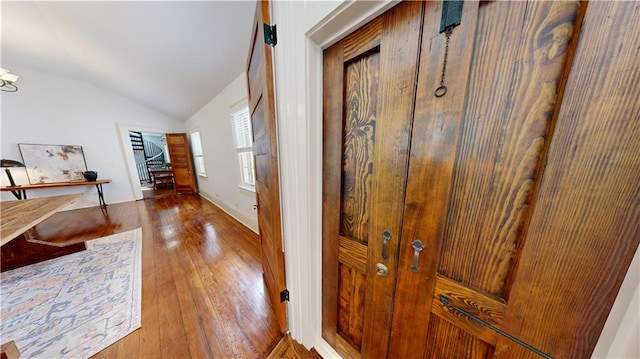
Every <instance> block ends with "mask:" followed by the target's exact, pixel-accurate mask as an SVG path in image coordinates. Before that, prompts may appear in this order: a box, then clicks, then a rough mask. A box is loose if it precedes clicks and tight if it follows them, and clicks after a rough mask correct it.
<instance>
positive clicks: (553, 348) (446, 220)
mask: <svg viewBox="0 0 640 359" xmlns="http://www.w3.org/2000/svg"><path fill="white" fill-rule="evenodd" d="M399 6H405V7H406V6H408V5H406V4H401V5H399ZM414 6H415V5H414ZM424 7H425V8H424V12H419V11H415V10H414V11H411V12H408V13H407V15H406V16H405V17H402V18H400V17H399V16H398V14H399V13H400V12H399V10H397V9H398V8H394V9H392V10H391V12H389V13H386V14H384V15H382V16H381V17H380V18H379V19H376V20H374V21H373V22H372V23H370V24H368V25H366V26H365V27H364V28H362V29H360V30H358V31H356V32H355V33H354V34H352V35H350V36H349V37H347V38H345V40H342V41H341V42H339V43H337V44H336V45H333V46H332V47H330V48H329V49H327V50H325V77H324V79H325V84H324V86H325V94H324V98H325V105H324V111H325V124H324V126H325V127H324V129H325V133H326V137H325V142H324V145H325V147H324V166H325V167H324V185H325V187H324V191H325V192H324V200H325V203H324V208H323V209H324V213H323V241H324V242H323V244H324V248H323V266H324V267H323V275H324V278H323V283H324V287H323V303H324V307H323V335H324V337H325V339H326V340H327V341H328V342H329V343H330V344H332V345H334V347H336V348H337V349H338V350H339V351H340V352H341V353H343V355H345V356H353V357H359V356H361V357H368V358H374V357H390V358H538V357H541V355H542V356H544V355H547V356H550V357H554V358H582V357H588V356H589V355H590V353H591V352H592V351H593V348H594V346H595V344H596V342H597V339H598V337H599V334H600V331H601V330H602V326H603V325H604V321H605V320H606V318H607V314H608V311H609V309H610V307H611V305H612V303H613V301H614V299H615V296H616V294H617V290H618V288H619V285H620V283H621V281H622V278H623V276H624V274H625V272H626V269H627V268H628V266H629V263H630V261H631V258H632V256H633V253H634V252H635V250H636V248H637V246H638V243H639V242H640V187H638V184H639V183H640V176H639V175H638V173H640V156H638V154H639V153H640V126H638V123H640V122H639V121H640V108H638V103H640V102H639V101H638V99H640V82H639V81H636V80H631V79H632V78H638V77H640V73H639V72H638V71H640V70H638V69H639V68H640V66H638V60H637V59H638V57H637V56H636V55H637V49H638V45H639V44H640V36H638V34H639V33H640V32H638V30H639V29H640V26H639V25H638V22H637V21H635V20H634V17H637V16H638V15H640V8H638V7H637V6H635V7H634V6H633V5H632V4H630V3H591V4H588V5H587V4H585V3H579V2H569V1H557V2H537V1H531V2H465V3H464V6H463V12H462V17H461V21H460V25H458V26H456V27H455V28H454V29H453V31H452V33H451V36H450V39H449V43H448V46H447V40H446V35H445V34H444V33H441V32H440V22H441V18H442V7H443V3H442V2H426V3H424ZM391 13H394V14H396V15H394V16H393V18H395V19H396V20H397V21H398V22H401V23H402V24H410V23H413V16H415V14H416V13H419V14H424V15H423V16H424V18H423V21H421V22H420V24H421V26H422V27H421V31H420V32H419V34H420V35H419V39H420V40H419V43H420V46H419V47H418V51H419V52H418V54H419V61H418V65H417V67H411V66H409V67H403V69H405V70H407V71H415V69H416V68H417V73H418V77H417V81H410V80H407V79H404V80H402V81H401V82H399V85H396V86H385V85H384V84H385V83H386V82H388V81H393V80H395V79H396V78H402V76H403V75H402V74H403V72H402V71H399V70H398V69H397V70H395V71H394V72H393V73H392V75H390V74H388V73H385V70H384V66H385V65H384V62H383V57H382V55H381V56H380V60H379V63H380V65H379V70H376V69H374V67H373V66H372V65H368V66H362V67H361V68H355V69H356V71H353V69H352V66H353V65H352V63H351V62H354V61H363V63H366V61H365V59H368V58H369V57H370V56H372V55H373V54H375V53H376V49H377V50H379V51H380V53H384V52H383V51H384V49H385V46H384V43H383V42H382V41H381V42H380V45H377V46H374V47H373V50H372V49H365V48H364V45H362V46H355V45H349V44H350V43H349V39H351V38H352V37H353V36H358V35H357V34H362V33H366V34H373V33H374V31H373V30H372V29H373V28H375V25H372V24H374V23H376V22H380V21H382V23H385V22H384V20H380V19H388V18H389V16H390V15H389V14H391ZM420 16H422V15H420ZM603 34H606V35H605V36H603ZM623 34H627V35H628V34H635V35H628V36H627V35H623ZM413 41H415V40H414V37H412V36H406V38H405V41H404V42H402V41H400V42H399V43H400V44H401V45H398V46H401V47H398V48H395V49H393V50H390V52H391V53H393V54H395V55H396V56H395V57H393V62H395V63H397V62H399V61H400V59H404V58H405V57H413V53H412V52H411V51H407V50H406V49H405V48H403V47H402V46H405V47H406V46H409V47H410V45H408V44H410V43H413ZM362 43H364V42H363V41H360V42H358V44H362ZM352 48H359V49H361V50H362V51H363V53H364V54H363V55H359V57H357V58H356V59H355V60H353V58H351V57H349V56H346V55H344V54H345V53H347V52H348V51H351V49H352ZM447 48H448V50H447ZM447 51H448V53H447V62H446V71H445V85H446V87H447V92H446V94H445V95H444V96H442V97H437V96H435V93H434V92H435V90H436V88H438V87H439V86H440V85H441V81H442V73H443V72H442V71H443V62H444V56H445V52H447ZM634 51H636V52H635V53H634ZM634 54H635V55H634ZM332 64H334V65H332ZM343 64H344V65H343ZM372 69H373V70H372ZM368 71H369V72H368ZM371 72H373V74H375V75H377V77H376V81H371V80H370V79H371V78H373V77H375V76H366V77H365V80H361V79H362V78H363V75H362V74H369V73H371ZM352 83H355V84H357V85H353V84H352ZM413 85H416V88H417V90H416V91H415V93H413V92H412V91H411V90H404V89H410V88H413ZM395 91H405V92H404V93H403V96H406V98H405V97H403V100H404V101H411V102H413V101H415V102H414V103H415V107H412V108H411V110H409V111H408V112H402V111H400V114H398V112H394V113H393V115H390V114H387V113H384V112H383V111H381V109H382V108H384V105H382V106H381V105H380V102H379V103H378V104H375V105H371V106H369V105H367V106H364V105H363V104H369V103H370V99H372V98H376V99H380V98H383V99H384V98H389V97H390V96H393V93H394V92H395ZM373 92H375V93H377V97H375V96H372V95H371V93H373ZM385 93H387V94H385ZM389 93H390V94H391V95H389ZM407 98H408V99H407ZM341 99H343V102H341V101H342V100H341ZM378 101H379V100H378ZM386 103H388V102H384V100H383V102H382V104H386ZM393 103H394V104H396V105H398V104H399V103H398V101H397V100H396V101H393ZM368 108H376V109H378V111H380V112H376V113H375V115H371V114H370V110H367V109H368ZM367 111H369V112H367ZM396 114H398V116H399V117H403V118H404V117H405V116H407V118H404V122H401V123H402V125H401V128H402V129H404V130H405V131H398V132H394V129H393V128H384V127H383V126H384V125H383V124H384V123H390V122H394V121H402V120H397V119H396V120H394V116H395V115H396ZM366 123H368V126H364V124H366ZM383 141H389V142H383ZM382 143H384V145H382ZM406 144H409V145H410V149H409V150H407V152H405V149H406V147H405V145H406ZM381 152H382V153H381ZM379 158H385V159H387V160H386V161H380V160H379ZM389 163H396V164H398V166H397V167H395V168H394V167H393V166H386V167H382V165H385V164H389ZM400 164H404V166H402V165H400ZM380 169H384V171H383V172H379V171H380ZM388 182H393V189H389V188H388V187H384V185H385V183H388ZM398 204H399V205H400V207H396V206H397V205H398ZM338 209H339V210H338ZM336 212H339V213H336ZM381 217H382V218H381ZM380 223H383V224H382V225H380ZM393 224H397V225H396V226H394V225H393ZM336 228H337V229H338V230H336ZM351 228H356V229H358V233H364V234H365V235H366V236H367V237H366V238H367V239H368V242H367V243H362V242H363V241H361V240H359V239H358V238H356V240H354V239H352V238H353V237H350V236H349V235H345V233H351V232H348V231H347V230H351ZM384 230H388V231H389V233H388V235H386V237H389V238H390V239H389V240H388V241H387V245H386V249H387V252H388V253H387V258H383V257H381V255H380V248H381V247H382V246H383V240H384V238H383V237H385V235H383V234H382V233H383V231H384ZM334 237H337V239H335V238H334ZM374 243H375V244H374ZM363 246H366V250H365V248H362V247H363ZM372 248H375V249H373V250H372ZM378 268H382V269H385V270H382V271H378ZM327 297H328V298H327ZM385 308H386V309H385ZM371 311H373V312H374V314H371ZM389 311H390V312H391V318H392V320H391V323H389V322H387V321H386V319H387V318H388V315H389V314H388V312H389ZM474 318H476V319H478V320H481V321H483V322H484V323H486V324H488V325H489V326H491V327H493V328H496V329H498V330H500V331H502V333H505V334H507V335H510V336H512V338H511V339H510V338H507V337H505V336H503V335H501V334H499V332H497V331H496V330H493V329H491V328H489V327H488V326H487V325H483V324H480V322H479V321H478V320H476V319H474ZM353 328H364V329H362V331H361V332H362V339H361V340H360V342H358V336H354V334H353V333H358V332H357V331H355V330H354V329H353ZM369 328H373V329H369ZM512 339H516V340H520V341H521V342H522V343H518V342H516V341H514V340H512ZM521 344H526V345H529V346H530V347H529V348H526V347H525V346H523V345H521ZM535 350H539V353H538V354H536V353H534V351H535Z"/></svg>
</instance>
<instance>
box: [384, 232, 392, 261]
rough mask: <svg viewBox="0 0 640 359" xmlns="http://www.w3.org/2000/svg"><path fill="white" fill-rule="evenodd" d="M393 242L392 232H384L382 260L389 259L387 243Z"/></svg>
mask: <svg viewBox="0 0 640 359" xmlns="http://www.w3.org/2000/svg"><path fill="white" fill-rule="evenodd" d="M389 240H391V232H389V231H388V230H386V229H385V230H384V231H383V232H382V259H389V255H388V254H387V243H389Z"/></svg>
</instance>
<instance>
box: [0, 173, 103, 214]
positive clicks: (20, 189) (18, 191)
mask: <svg viewBox="0 0 640 359" xmlns="http://www.w3.org/2000/svg"><path fill="white" fill-rule="evenodd" d="M110 182H111V180H110V179H103V180H97V181H92V182H89V181H78V182H59V183H42V184H24V185H21V186H7V187H2V188H0V191H2V192H7V191H10V192H11V193H13V195H14V196H15V197H16V198H17V199H19V200H20V199H27V190H31V189H41V188H58V187H74V186H91V185H95V186H96V188H97V189H98V201H99V202H100V207H102V208H105V207H107V204H106V203H105V201H104V193H103V192H102V185H103V184H105V183H110Z"/></svg>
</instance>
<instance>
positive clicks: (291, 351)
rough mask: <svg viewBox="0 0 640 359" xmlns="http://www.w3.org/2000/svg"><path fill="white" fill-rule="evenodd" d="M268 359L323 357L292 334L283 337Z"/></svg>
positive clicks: (320, 358) (310, 358)
mask: <svg viewBox="0 0 640 359" xmlns="http://www.w3.org/2000/svg"><path fill="white" fill-rule="evenodd" d="M267 359H322V357H321V356H320V355H319V354H318V352H316V351H315V350H314V349H311V350H307V349H306V348H305V347H304V346H303V345H302V344H300V343H298V342H297V341H295V340H294V339H291V336H290V335H288V334H287V335H285V336H284V337H282V339H281V340H280V342H279V343H278V345H277V346H276V347H275V349H273V351H272V352H271V353H270V354H269V356H268V357H267Z"/></svg>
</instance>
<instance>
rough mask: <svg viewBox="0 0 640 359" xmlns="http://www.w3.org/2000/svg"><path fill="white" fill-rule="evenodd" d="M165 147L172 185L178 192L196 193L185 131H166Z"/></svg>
mask: <svg viewBox="0 0 640 359" xmlns="http://www.w3.org/2000/svg"><path fill="white" fill-rule="evenodd" d="M165 138H166V140H167V149H168V150H169V158H170V159H171V168H172V170H173V187H174V188H175V191H176V193H178V194H194V193H196V182H195V178H193V161H192V160H191V151H190V149H189V141H188V139H187V134H186V133H167V134H165Z"/></svg>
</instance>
